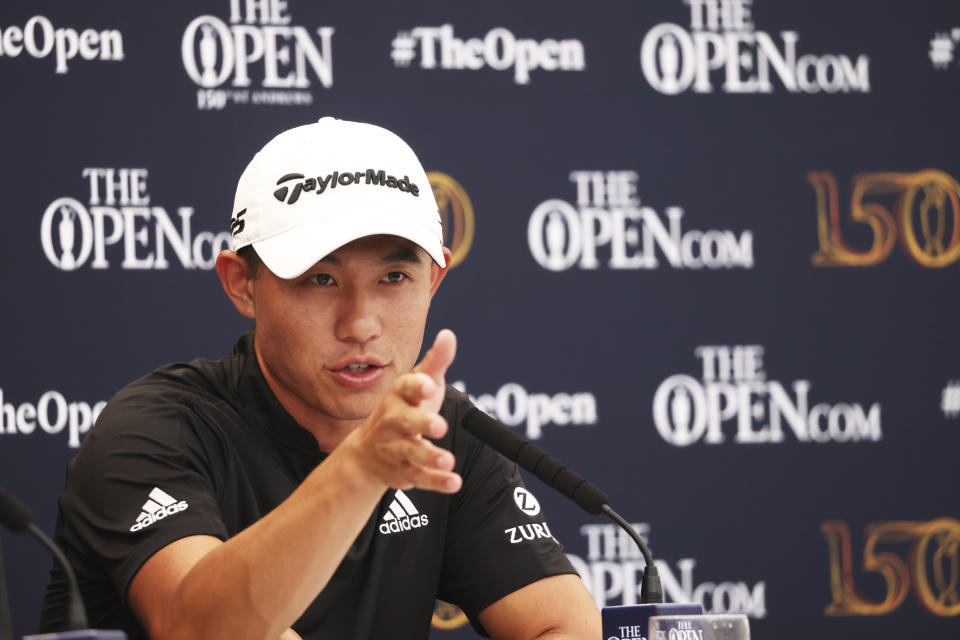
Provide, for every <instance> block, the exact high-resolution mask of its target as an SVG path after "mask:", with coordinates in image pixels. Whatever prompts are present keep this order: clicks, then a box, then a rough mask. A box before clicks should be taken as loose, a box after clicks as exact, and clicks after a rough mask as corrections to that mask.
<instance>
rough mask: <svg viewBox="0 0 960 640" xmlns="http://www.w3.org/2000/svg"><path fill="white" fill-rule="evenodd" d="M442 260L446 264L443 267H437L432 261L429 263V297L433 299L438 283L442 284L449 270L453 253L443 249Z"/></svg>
mask: <svg viewBox="0 0 960 640" xmlns="http://www.w3.org/2000/svg"><path fill="white" fill-rule="evenodd" d="M443 259H444V261H445V262H446V264H445V265H444V266H442V267H441V266H440V265H438V264H437V263H436V262H434V261H433V260H431V261H430V297H431V298H432V297H433V294H435V293H436V292H437V288H438V287H439V286H440V283H441V282H443V278H444V276H446V275H447V270H448V269H450V261H451V260H453V253H451V252H450V249H447V248H446V247H444V248H443Z"/></svg>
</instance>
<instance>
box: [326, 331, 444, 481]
mask: <svg viewBox="0 0 960 640" xmlns="http://www.w3.org/2000/svg"><path fill="white" fill-rule="evenodd" d="M456 351H457V338H456V336H455V335H454V334H453V332H452V331H450V330H449V329H444V330H442V331H440V333H438V334H437V338H436V340H435V341H434V343H433V346H432V347H431V348H430V350H429V351H428V352H427V353H426V355H425V356H424V357H423V360H421V361H420V364H418V365H417V366H416V367H414V368H413V371H411V372H410V373H407V374H404V375H402V376H400V377H399V378H398V379H397V380H396V382H394V384H393V386H392V387H391V388H390V391H389V392H388V393H387V395H386V397H384V399H383V401H382V402H381V403H380V405H379V406H378V407H377V408H376V409H375V410H374V412H373V413H372V414H371V415H370V417H369V418H367V420H366V421H365V422H364V424H363V426H361V427H360V428H359V429H357V430H356V431H354V432H353V433H351V434H350V435H349V436H348V437H347V439H346V440H344V442H343V443H342V444H341V447H342V446H343V445H348V447H351V448H355V451H356V455H357V458H356V459H357V460H358V461H359V463H360V465H361V467H362V468H363V469H364V470H365V471H366V472H367V473H369V474H371V475H372V476H373V477H375V478H377V479H378V480H379V481H380V482H382V483H383V484H384V485H386V486H387V487H390V488H394V489H409V488H411V487H416V488H418V489H428V490H430V491H439V492H441V493H456V492H457V491H459V490H460V486H461V485H462V483H463V481H462V479H461V478H460V476H459V475H458V474H456V473H454V472H453V471H452V470H453V466H454V462H455V461H454V458H453V454H452V453H450V452H449V451H447V450H446V449H441V448H440V447H438V446H436V445H435V444H433V443H432V442H430V441H429V440H427V439H426V438H424V436H427V437H429V438H441V437H443V436H444V434H446V433H447V429H448V425H447V422H446V420H444V419H443V416H441V415H440V414H439V411H440V405H441V403H442V402H443V397H444V392H445V390H446V383H445V381H444V376H445V375H446V372H447V368H448V367H449V366H450V364H451V363H452V362H453V358H454V356H455V355H456Z"/></svg>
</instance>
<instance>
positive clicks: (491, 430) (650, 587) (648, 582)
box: [462, 406, 663, 604]
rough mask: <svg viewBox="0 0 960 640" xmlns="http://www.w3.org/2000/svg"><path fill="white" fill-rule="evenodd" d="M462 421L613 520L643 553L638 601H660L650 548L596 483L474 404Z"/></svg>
mask: <svg viewBox="0 0 960 640" xmlns="http://www.w3.org/2000/svg"><path fill="white" fill-rule="evenodd" d="M462 424H463V428H464V429H466V430H467V431H469V432H470V433H471V434H473V435H474V436H475V437H476V438H477V439H478V440H480V441H481V442H483V443H484V444H486V445H487V446H489V447H490V448H491V449H493V450H494V451H497V452H499V453H500V454H502V455H503V456H504V457H505V458H507V459H508V460H511V461H512V462H516V463H517V464H518V465H520V466H521V467H523V468H524V469H526V470H527V471H529V472H530V473H532V474H534V475H535V476H537V477H538V478H540V479H541V480H542V481H543V482H544V483H546V484H547V485H548V486H550V487H552V488H554V489H556V490H557V491H559V492H560V493H562V494H563V495H565V496H567V497H568V498H570V499H571V500H573V501H574V502H575V503H577V504H578V505H579V506H580V508H581V509H583V510H584V511H586V512H587V513H590V514H592V515H599V514H600V513H604V514H606V515H607V516H609V517H610V518H611V519H612V520H613V521H614V522H616V523H617V524H618V525H619V526H620V527H621V528H622V529H623V530H624V531H626V532H627V533H628V534H629V535H630V537H631V538H633V541H634V542H636V543H637V546H638V547H640V553H642V554H643V559H644V562H645V563H646V568H645V569H644V571H643V579H642V582H641V586H640V603H641V604H659V603H661V602H663V589H662V588H661V586H660V575H659V573H658V571H657V565H655V564H654V563H653V556H651V555H650V550H649V549H648V548H647V545H646V544H645V543H644V542H643V538H641V537H640V536H639V534H637V532H636V531H634V529H633V527H631V526H630V524H629V523H628V522H627V521H626V520H624V519H623V518H622V517H620V515H618V514H617V512H616V511H614V510H613V509H611V508H610V505H609V504H607V503H608V502H609V501H608V500H607V496H606V494H605V493H604V492H603V491H601V490H600V488H599V487H597V486H596V485H595V484H593V483H592V482H589V481H588V480H587V479H585V478H584V477H583V476H581V475H580V474H578V473H576V472H574V471H573V470H572V469H569V468H567V466H566V465H565V464H563V463H562V462H560V461H559V460H557V459H556V458H554V457H551V456H550V455H548V454H547V453H546V452H545V451H544V450H543V449H540V448H539V447H537V446H535V445H534V444H532V443H531V442H530V441H529V440H527V439H526V438H524V437H523V436H521V435H519V434H518V433H516V432H515V431H513V430H511V429H510V428H508V427H506V426H504V425H503V424H501V423H500V422H498V421H497V420H495V419H493V418H491V417H490V416H488V415H487V414H486V413H484V412H483V411H481V410H480V409H478V408H476V407H473V406H471V407H470V409H468V410H467V413H466V415H464V417H463V423H462Z"/></svg>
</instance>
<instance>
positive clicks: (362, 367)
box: [343, 364, 375, 373]
mask: <svg viewBox="0 0 960 640" xmlns="http://www.w3.org/2000/svg"><path fill="white" fill-rule="evenodd" d="M374 366H375V365H372V364H348V365H347V366H345V367H344V368H343V370H344V371H349V372H351V373H363V372H364V371H368V370H370V369H373V368H374Z"/></svg>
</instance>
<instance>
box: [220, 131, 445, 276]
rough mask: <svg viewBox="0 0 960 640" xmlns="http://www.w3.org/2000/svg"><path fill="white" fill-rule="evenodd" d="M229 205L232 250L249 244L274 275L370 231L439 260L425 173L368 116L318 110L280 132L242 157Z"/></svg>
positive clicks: (293, 272) (300, 269)
mask: <svg viewBox="0 0 960 640" xmlns="http://www.w3.org/2000/svg"><path fill="white" fill-rule="evenodd" d="M233 211H234V214H233V218H232V219H231V220H230V231H231V233H232V234H233V250H234V251H236V250H238V249H241V248H243V247H246V246H247V245H251V244H252V245H253V247H254V249H255V250H256V252H257V255H258V256H260V259H261V260H262V261H263V263H264V264H265V265H267V268H268V269H270V271H272V272H273V273H274V274H275V275H276V276H278V277H280V278H285V279H290V278H296V277H297V276H299V275H301V274H302V273H304V272H305V271H306V270H307V269H309V268H310V267H311V266H313V265H314V264H315V263H316V262H317V261H318V260H320V259H321V258H323V257H325V256H327V255H329V254H330V253H331V252H333V251H334V250H336V249H337V248H338V247H341V246H343V245H345V244H347V243H348V242H352V241H353V240H356V239H357V238H362V237H364V236H372V235H378V234H388V235H394V236H400V237H401V238H406V239H407V240H410V241H411V242H413V243H415V244H417V245H419V246H420V247H422V248H423V250H424V251H426V252H427V253H428V254H429V255H430V257H431V258H432V259H433V260H434V262H436V263H437V264H439V265H440V266H445V261H444V257H443V230H442V228H441V225H440V212H439V210H438V209H437V202H436V200H435V199H434V196H433V189H432V188H431V187H430V183H429V181H428V180H427V174H426V173H424V171H423V167H422V166H420V161H419V160H417V156H416V155H415V154H414V153H413V150H412V149H411V148H410V147H409V146H408V145H407V143H406V142H404V141H403V140H401V139H400V138H399V137H398V136H397V135H396V134H394V133H391V132H390V131H387V130H386V129H383V128H381V127H377V126H374V125H372V124H364V123H360V122H348V121H346V120H337V119H336V118H322V119H321V120H320V121H319V122H316V123H314V124H307V125H303V126H300V127H296V128H294V129H290V130H289V131H284V132H283V133H281V134H280V135H278V136H277V137H275V138H274V139H273V140H271V141H270V142H268V143H267V144H266V145H265V146H264V147H263V149H261V150H260V151H259V152H258V153H257V154H256V155H255V156H253V160H251V161H250V164H249V165H247V168H246V169H245V170H244V172H243V175H242V176H240V182H239V183H237V195H236V198H235V200H234V204H233Z"/></svg>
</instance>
